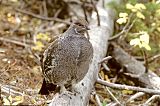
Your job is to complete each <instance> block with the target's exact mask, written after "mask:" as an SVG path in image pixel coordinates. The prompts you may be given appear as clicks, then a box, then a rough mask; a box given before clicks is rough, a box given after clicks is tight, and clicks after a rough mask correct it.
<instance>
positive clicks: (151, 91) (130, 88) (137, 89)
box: [97, 78, 160, 95]
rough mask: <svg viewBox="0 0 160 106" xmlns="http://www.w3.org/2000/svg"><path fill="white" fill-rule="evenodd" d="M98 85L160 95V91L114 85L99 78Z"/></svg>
mask: <svg viewBox="0 0 160 106" xmlns="http://www.w3.org/2000/svg"><path fill="white" fill-rule="evenodd" d="M97 83H99V84H103V85H106V86H108V87H112V88H116V89H126V90H133V91H139V92H145V93H149V94H156V95H160V90H154V89H148V88H140V87H134V86H128V85H120V84H113V83H110V82H107V81H104V80H101V79H99V78H98V79H97Z"/></svg>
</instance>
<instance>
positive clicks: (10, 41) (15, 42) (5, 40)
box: [0, 37, 30, 47]
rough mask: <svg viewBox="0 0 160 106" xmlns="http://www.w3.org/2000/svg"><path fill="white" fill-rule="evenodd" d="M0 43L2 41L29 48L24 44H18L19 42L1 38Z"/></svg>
mask: <svg viewBox="0 0 160 106" xmlns="http://www.w3.org/2000/svg"><path fill="white" fill-rule="evenodd" d="M0 41H4V42H8V43H13V44H17V45H20V46H24V47H30V45H27V44H25V43H22V42H19V41H15V40H13V39H7V38H3V37H0Z"/></svg>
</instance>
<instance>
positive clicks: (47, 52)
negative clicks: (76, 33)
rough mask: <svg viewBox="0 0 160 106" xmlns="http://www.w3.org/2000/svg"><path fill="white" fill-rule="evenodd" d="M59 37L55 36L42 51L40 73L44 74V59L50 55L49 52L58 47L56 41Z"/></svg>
mask: <svg viewBox="0 0 160 106" xmlns="http://www.w3.org/2000/svg"><path fill="white" fill-rule="evenodd" d="M59 37H60V36H57V37H56V38H55V39H52V42H51V43H50V44H49V46H48V47H47V49H46V50H45V51H44V53H43V56H42V58H41V68H42V72H43V73H45V72H44V71H45V65H46V61H47V60H46V59H47V58H48V57H49V56H50V55H51V54H50V53H51V50H54V49H55V48H57V47H58V40H59Z"/></svg>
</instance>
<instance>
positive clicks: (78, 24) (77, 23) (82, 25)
mask: <svg viewBox="0 0 160 106" xmlns="http://www.w3.org/2000/svg"><path fill="white" fill-rule="evenodd" d="M75 24H76V25H78V26H83V25H82V24H80V23H75Z"/></svg>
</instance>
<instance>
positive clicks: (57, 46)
mask: <svg viewBox="0 0 160 106" xmlns="http://www.w3.org/2000/svg"><path fill="white" fill-rule="evenodd" d="M87 28H88V23H87V22H86V21H85V20H78V21H76V22H74V23H73V24H71V26H70V27H69V28H68V30H67V31H66V32H64V33H63V34H62V35H61V36H59V37H58V38H57V39H56V40H55V41H53V42H52V43H51V44H50V46H49V47H48V48H47V49H46V50H45V52H44V54H43V59H42V65H41V67H42V72H43V75H44V78H45V81H46V82H48V83H53V84H55V85H59V86H60V87H61V91H62V92H63V91H64V90H65V86H66V85H67V86H68V85H71V86H73V85H74V84H76V83H78V82H79V81H81V80H82V79H83V78H84V76H85V75H86V74H87V72H88V69H89V64H90V62H91V60H92V57H93V48H92V45H91V43H90V42H89V40H88V39H87V38H86V37H85V35H84V33H85V32H86V31H87V30H88V29H87Z"/></svg>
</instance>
